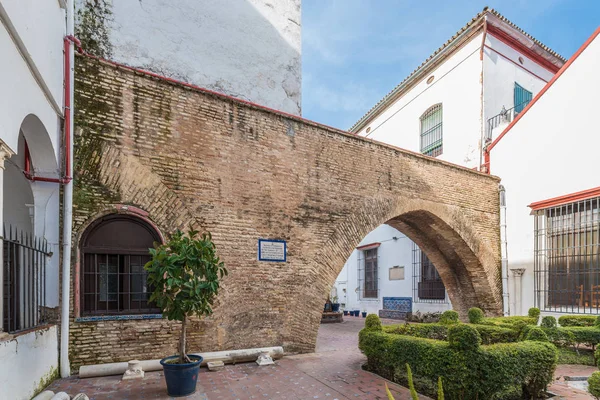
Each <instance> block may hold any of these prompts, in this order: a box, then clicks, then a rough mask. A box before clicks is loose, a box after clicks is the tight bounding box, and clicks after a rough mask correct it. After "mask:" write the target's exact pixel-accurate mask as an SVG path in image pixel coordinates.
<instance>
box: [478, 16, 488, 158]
mask: <svg viewBox="0 0 600 400" xmlns="http://www.w3.org/2000/svg"><path fill="white" fill-rule="evenodd" d="M486 37H487V15H485V16H484V17H483V37H482V39H481V48H480V49H479V61H481V117H480V118H481V137H480V139H479V140H480V142H479V143H480V145H479V166H480V167H479V169H480V170H481V162H482V158H483V151H484V148H485V126H486V124H485V119H484V118H485V96H484V94H485V89H484V85H483V72H484V66H483V49H484V47H485V39H486Z"/></svg>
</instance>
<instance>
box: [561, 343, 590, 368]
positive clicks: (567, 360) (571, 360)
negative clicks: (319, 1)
mask: <svg viewBox="0 0 600 400" xmlns="http://www.w3.org/2000/svg"><path fill="white" fill-rule="evenodd" d="M558 363H559V364H579V365H591V366H594V365H596V363H595V362H594V352H593V351H592V350H589V349H579V354H577V351H576V350H575V349H573V348H565V347H559V348H558Z"/></svg>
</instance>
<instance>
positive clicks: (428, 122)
mask: <svg viewBox="0 0 600 400" xmlns="http://www.w3.org/2000/svg"><path fill="white" fill-rule="evenodd" d="M421 153H423V154H425V155H428V156H431V157H437V156H439V155H440V154H442V105H441V104H436V105H435V106H433V107H431V108H430V109H429V110H427V111H425V112H424V113H423V115H421Z"/></svg>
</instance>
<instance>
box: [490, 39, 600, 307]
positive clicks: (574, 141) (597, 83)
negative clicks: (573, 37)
mask: <svg viewBox="0 0 600 400" xmlns="http://www.w3.org/2000/svg"><path fill="white" fill-rule="evenodd" d="M598 70H600V39H599V38H598V37H596V39H595V40H594V41H593V42H592V43H591V44H590V45H589V47H588V48H587V49H586V50H585V51H584V52H583V53H582V54H581V55H580V56H579V58H577V60H575V62H573V64H572V65H571V66H570V67H569V68H568V69H567V70H566V71H565V72H564V73H563V75H561V76H560V77H559V78H558V79H557V80H556V81H555V82H554V84H553V85H552V86H551V87H550V88H549V89H548V90H547V91H546V93H545V94H544V95H543V96H541V97H540V98H539V100H538V101H537V102H536V103H535V104H534V105H533V106H532V107H531V109H530V110H529V111H528V112H527V113H525V114H524V115H523V117H522V118H521V119H520V120H519V121H518V122H517V123H516V124H515V125H514V126H513V128H512V129H511V130H510V131H509V132H508V133H507V134H506V135H505V136H504V137H503V138H502V139H501V140H500V141H499V142H498V144H497V145H496V146H495V147H494V148H493V149H492V151H491V172H492V174H494V175H497V176H500V177H501V178H502V185H504V187H505V188H506V203H507V240H508V254H509V264H508V267H509V269H514V268H525V269H526V272H525V274H524V275H523V278H522V279H523V295H524V298H523V304H522V309H521V310H517V311H522V312H527V309H528V308H529V307H532V306H533V303H534V292H533V279H534V274H533V255H534V253H533V251H534V240H533V239H534V225H533V224H534V220H533V217H532V216H531V215H530V212H531V210H530V209H529V208H528V207H527V206H528V205H529V204H531V203H532V202H535V201H539V200H545V199H549V198H553V197H556V196H561V195H565V194H569V193H574V192H578V191H581V190H585V189H590V188H593V187H597V186H600V177H599V176H598V174H597V173H596V171H597V168H598V161H597V160H598V156H597V151H596V149H597V148H598V145H600V138H599V136H598V134H597V129H594V127H593V126H590V124H589V116H590V115H595V113H596V112H597V102H596V101H595V99H596V98H597V95H598V89H599V88H600V76H599V75H598V73H597V72H598ZM512 287H513V284H512V277H511V288H512Z"/></svg>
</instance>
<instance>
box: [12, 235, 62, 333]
mask: <svg viewBox="0 0 600 400" xmlns="http://www.w3.org/2000/svg"><path fill="white" fill-rule="evenodd" d="M2 246H3V252H4V263H3V264H4V265H3V268H4V271H3V272H4V282H2V284H3V285H4V296H3V297H4V298H3V308H4V309H3V311H4V318H3V319H4V320H3V321H2V328H3V329H4V331H5V332H8V333H17V332H20V331H23V330H26V329H31V328H35V327H36V326H40V325H43V324H45V323H47V322H48V314H47V312H46V263H47V259H48V257H50V256H51V253H50V252H49V250H48V243H47V242H46V240H45V239H40V238H37V237H35V236H34V235H32V234H31V233H25V232H23V231H19V230H18V229H16V228H13V227H12V226H10V225H9V226H8V228H7V227H4V239H3V240H2Z"/></svg>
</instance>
